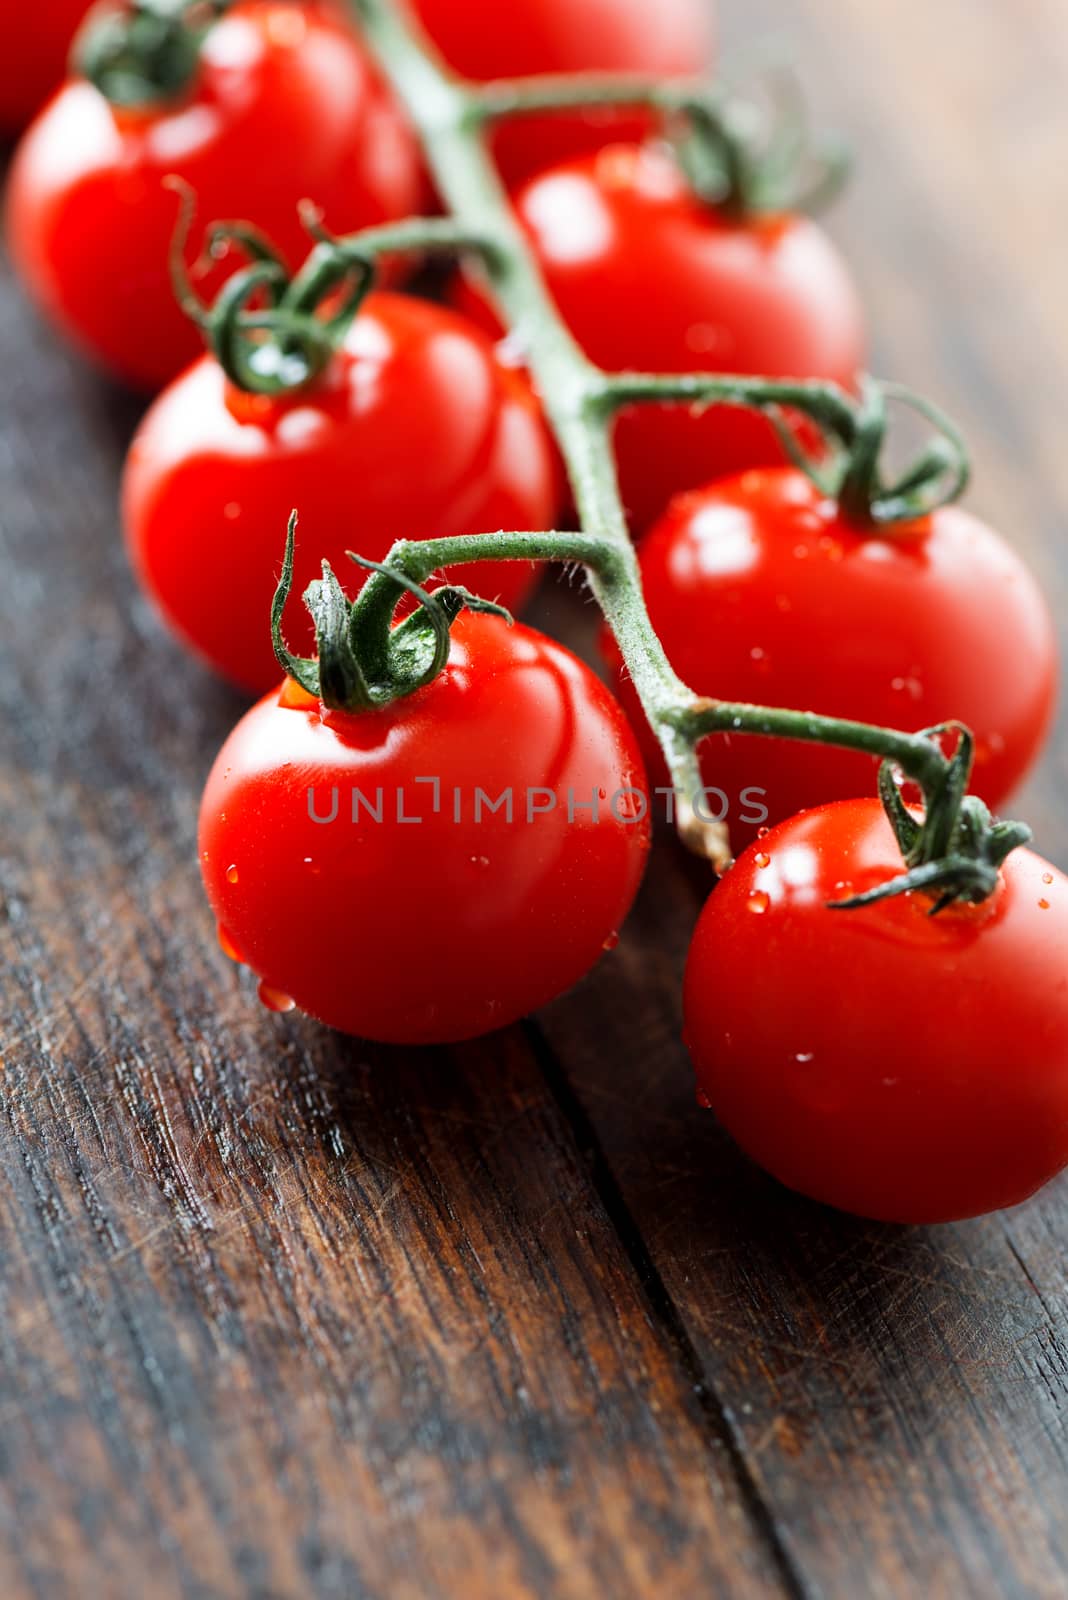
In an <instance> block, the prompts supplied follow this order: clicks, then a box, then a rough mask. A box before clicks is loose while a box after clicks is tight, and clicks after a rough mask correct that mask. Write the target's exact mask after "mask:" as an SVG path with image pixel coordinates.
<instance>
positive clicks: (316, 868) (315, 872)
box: [304, 856, 323, 878]
mask: <svg viewBox="0 0 1068 1600" xmlns="http://www.w3.org/2000/svg"><path fill="white" fill-rule="evenodd" d="M304 865H305V866H306V867H307V869H308V871H309V872H310V873H311V875H312V877H313V878H317V877H318V876H319V874H320V873H321V872H322V870H323V869H322V867H321V866H320V865H319V863H318V862H317V861H316V860H315V858H314V857H313V856H305V857H304Z"/></svg>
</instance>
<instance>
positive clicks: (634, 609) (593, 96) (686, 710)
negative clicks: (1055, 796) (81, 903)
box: [350, 0, 1026, 906]
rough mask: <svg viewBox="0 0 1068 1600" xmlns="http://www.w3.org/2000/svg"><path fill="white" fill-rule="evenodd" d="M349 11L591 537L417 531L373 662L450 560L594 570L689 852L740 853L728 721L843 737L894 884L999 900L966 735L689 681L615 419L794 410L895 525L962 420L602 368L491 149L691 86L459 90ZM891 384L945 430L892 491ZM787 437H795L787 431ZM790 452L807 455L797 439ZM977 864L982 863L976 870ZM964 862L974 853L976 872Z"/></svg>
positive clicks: (721, 860) (958, 446) (840, 396)
mask: <svg viewBox="0 0 1068 1600" xmlns="http://www.w3.org/2000/svg"><path fill="white" fill-rule="evenodd" d="M350 4H351V5H352V8H353V10H354V12H355V14H356V17H357V19H358V21H359V23H360V25H361V27H362V30H363V33H364V35H365V37H366V38H367V40H368V42H369V43H370V45H371V47H372V49H373V51H374V52H375V54H376V56H377V58H378V60H379V63H380V65H381V67H382V69H383V71H384V73H385V75H386V77H387V78H388V79H389V81H390V82H391V83H392V85H393V88H394V90H395V92H396V93H397V95H398V97H399V98H400V100H401V101H402V102H403V104H404V105H405V107H406V109H407V111H408V114H409V116H410V117H411V119H412V121H413V123H414V124H415V126H416V127H417V129H418V130H419V132H420V134H421V136H422V139H423V143H424V147H425V150H426V154H427V158H428V161H429V163H430V165H431V168H432V171H433V175H434V177H435V179H436V182H437V185H438V189H439V193H440V195H441V197H442V199H443V201H444V203H445V206H446V209H447V211H448V213H449V215H450V216H451V218H452V220H453V221H454V223H455V224H456V225H457V226H458V227H459V228H460V229H461V230H462V232H463V233H464V235H465V236H467V237H468V238H473V239H477V240H479V241H480V243H481V247H482V255H483V270H484V272H485V274H486V276H487V278H488V280H489V284H490V287H491V289H492V291H493V294H494V297H495V299H496V301H497V304H498V308H499V310H500V312H501V313H502V315H503V317H504V319H505V321H506V323H507V324H508V326H509V327H510V329H511V330H512V333H513V336H514V337H515V339H516V341H517V343H518V346H519V348H520V349H521V350H522V351H523V354H524V357H525V359H526V361H527V363H528V365H529V367H530V370H531V373H532V375H533V378H534V381H535V383H536V385H537V387H538V390H539V392H540V394H541V396H542V400H543V404H544V406H545V410H546V413H547V415H548V418H549V422H550V424H551V426H552V428H553V431H554V433H555V435H556V438H557V440H558V442H559V444H560V447H561V450H562V451H563V454H564V458H565V461H566V464H567V468H568V473H569V476H570V479H571V485H572V490H573V493H574V497H575V502H576V505H577V508H578V512H579V519H580V523H581V528H582V532H581V533H580V534H578V535H571V534H565V535H559V534H547V533H498V534H484V535H479V536H478V537H477V538H472V539H429V540H427V541H425V542H411V541H405V542H403V543H401V544H399V545H397V546H396V547H395V548H394V550H393V551H392V553H391V555H390V557H389V558H388V560H387V562H386V563H385V565H384V566H383V567H380V568H378V569H377V570H376V571H374V572H372V574H371V576H370V577H369V578H368V580H367V582H366V584H365V585H364V588H363V590H362V592H361V594H360V596H359V598H358V600H357V601H356V602H355V604H354V606H353V607H352V611H351V622H352V627H353V630H354V632H355V633H356V634H362V636H363V637H364V638H365V640H367V641H368V646H367V647H369V648H371V650H372V654H373V652H374V649H375V645H374V643H373V641H374V640H375V639H376V638H377V641H378V644H377V648H378V651H379V656H380V659H384V657H385V654H386V653H387V652H388V640H387V630H388V629H389V627H390V625H391V619H392V617H393V614H394V612H395V610H396V607H397V605H398V603H399V601H400V598H401V595H402V593H404V592H407V591H410V590H411V588H412V585H417V586H419V585H421V584H423V583H425V582H426V581H427V580H428V579H429V578H430V577H431V576H432V574H433V573H434V572H435V571H436V570H438V569H439V568H440V567H443V566H454V565H458V564H461V563H463V562H465V561H470V560H473V559H516V560H531V559H535V560H544V559H551V560H562V561H577V562H581V563H582V564H583V565H584V566H585V567H586V569H587V571H588V576H589V582H590V586H591V588H592V590H593V593H594V595H595V597H596V599H597V600H598V602H599V604H600V606H601V608H602V610H603V612H604V614H605V617H606V618H607V621H608V623H609V626H610V627H611V628H612V631H613V633H614V634H615V637H616V640H617V642H618V644H619V647H620V650H621V653H622V655H623V658H624V661H625V663H626V666H627V669H628V671H629V673H630V675H631V678H632V680H633V682H634V686H635V689H636V691H637V693H638V696H639V698H640V700H641V703H642V706H643V708H644V710H645V713H646V715H647V717H648V718H649V721H650V723H651V725H652V727H653V728H654V729H655V730H656V732H657V735H658V737H659V739H660V742H661V745H662V747H663V750H664V755H665V757H666V760H667V763H668V767H669V771H670V774H671V778H672V782H673V784H674V787H675V792H676V796H677V802H676V822H677V826H678V829H679V832H680V834H681V835H682V837H683V839H684V841H685V842H686V843H687V844H688V845H689V846H690V848H691V849H694V850H696V851H697V852H698V853H700V854H702V855H705V856H707V857H708V858H709V859H710V860H711V861H712V862H713V864H714V865H715V866H716V868H717V869H718V870H723V869H724V868H726V867H727V866H728V865H729V863H730V842H729V837H728V833H727V829H726V826H725V825H724V824H722V823H714V822H710V821H704V820H703V819H702V818H701V816H700V804H699V803H700V800H701V798H702V796H703V788H702V778H701V770H700V765H699V762H698V757H697V747H698V744H699V742H700V740H701V739H702V738H704V737H705V736H706V735H707V734H709V733H712V732H716V731H730V732H733V733H753V734H772V735H775V736H778V737H782V738H788V739H800V740H812V741H818V742H821V743H826V744H833V745H840V746H843V747H845V748H849V749H854V750H861V751H866V752H868V753H870V754H872V755H875V756H881V757H882V758H883V761H884V763H885V765H884V769H883V771H884V779H883V782H882V784H881V787H882V789H883V791H884V802H886V803H887V805H888V810H890V815H891V820H892V822H894V825H895V827H896V829H897V832H898V837H899V840H900V841H901V843H902V849H903V852H904V854H905V861H906V866H907V868H908V869H909V870H908V872H907V873H906V874H905V875H903V877H902V878H900V879H898V880H895V883H894V885H892V886H891V892H901V891H902V890H903V889H907V888H913V887H931V888H936V887H937V888H938V889H939V891H940V898H939V900H938V901H937V902H936V905H937V906H940V905H941V904H942V903H944V901H945V899H946V898H953V897H954V896H955V895H959V896H960V897H961V898H976V897H977V894H978V890H977V884H978V883H979V881H980V879H981V880H982V884H983V886H984V892H987V893H988V892H990V875H989V872H990V870H996V863H997V858H998V854H999V851H1006V850H1007V849H1008V848H1013V847H1014V845H1015V844H1016V843H1019V842H1021V840H1022V838H1023V836H1024V834H1025V833H1026V829H1024V828H1022V826H1021V825H1013V824H994V823H993V821H992V819H990V818H989V817H987V818H986V819H985V820H984V818H983V816H982V815H981V814H980V809H979V805H978V802H973V801H971V800H970V799H967V798H965V791H966V788H967V779H968V773H969V771H970V766H971V739H970V736H968V735H967V734H966V733H963V732H961V733H958V746H957V750H956V752H955V753H954V754H953V755H952V756H951V757H948V756H947V755H946V754H945V753H944V751H943V749H942V745H941V738H942V735H943V733H944V731H945V730H941V729H934V730H932V729H928V730H923V731H921V732H919V733H905V732H899V731H896V730H892V729H885V728H873V727H868V726H866V725H864V724H860V723H854V722H847V721H841V720H838V719H835V718H831V717H823V716H815V715H811V714H808V713H803V712H796V711H787V710H776V709H771V708H766V707H759V706H749V705H732V704H727V703H723V702H719V701H714V700H709V699H706V698H702V697H700V696H698V695H696V694H694V693H693V691H692V690H690V689H688V688H687V686H686V685H685V684H684V683H682V682H681V680H680V679H679V678H678V676H677V675H676V673H675V672H674V670H673V668H672V666H671V663H670V662H669V661H668V659H667V656H666V655H665V653H664V649H663V646H662V645H661V643H660V640H659V638H658V637H657V635H656V633H655V631H654V629H653V627H652V624H651V622H650V620H649V616H648V613H647V611H646V608H645V604H644V600H643V597H642V590H641V580H640V574H639V568H638V562H637V557H636V555H635V551H634V547H633V545H632V542H631V539H630V536H629V533H628V530H627V524H626V517H625V514H624V511H623V506H622V502H621V499H620V493H619V484H618V478H617V473H616V467H615V461H614V456H613V450H612V442H611V430H612V425H613V421H614V418H615V415H616V413H617V412H618V411H619V410H620V409H621V408H622V407H624V406H629V405H635V404H642V403H647V402H653V403H661V404H662V403H665V402H670V401H675V402H678V403H682V404H691V405H692V404H695V403H697V404H702V403H708V404H712V403H733V404H742V405H753V404H757V405H760V406H762V407H764V408H765V409H766V410H768V412H769V414H771V415H772V416H773V417H778V416H779V414H780V411H781V410H782V409H784V408H785V409H786V410H802V411H804V412H805V414H806V415H808V416H809V417H811V418H813V419H814V420H816V421H817V422H818V424H819V426H820V428H821V432H822V434H823V436H824V438H825V439H826V440H828V441H829V443H830V444H831V445H832V447H833V448H832V451H831V461H830V463H826V462H823V463H820V462H813V461H811V460H807V459H802V460H801V462H800V464H801V465H803V466H804V467H805V470H807V471H810V472H811V473H812V474H813V475H814V476H815V475H817V473H820V474H823V476H822V477H821V478H820V480H819V481H821V482H824V484H825V486H826V487H828V489H829V490H831V491H833V492H835V493H839V494H840V495H841V496H842V498H843V500H844V502H845V509H846V511H847V514H848V515H850V516H852V517H853V518H855V519H856V520H857V521H858V522H859V523H864V524H867V525H869V526H874V525H878V526H886V525H888V524H892V523H893V522H894V521H898V520H904V519H906V518H911V517H915V516H917V515H922V514H924V513H926V512H929V511H930V510H932V509H933V508H934V507H935V506H937V505H939V504H941V503H944V502H945V501H947V500H949V499H951V498H953V497H954V496H955V495H957V494H959V493H960V491H961V490H962V488H963V487H964V485H965V483H966V482H967V478H968V464H967V455H966V452H965V450H964V447H963V444H962V443H961V441H960V439H959V437H958V435H957V434H956V431H955V430H954V429H953V428H952V426H951V424H949V422H948V420H947V419H946V418H944V417H942V416H941V414H940V413H938V412H936V411H934V409H933V408H931V407H929V406H927V405H926V404H925V403H924V402H922V401H917V400H915V399H914V397H912V396H908V395H907V394H905V393H904V392H903V391H890V390H887V389H881V388H879V387H877V386H875V385H873V384H867V385H866V386H865V388H864V391H863V393H862V396H861V399H860V402H859V403H858V402H857V401H856V400H855V399H854V398H853V397H851V396H849V395H847V394H845V393H844V392H843V391H841V390H839V389H837V388H835V386H834V385H830V384H819V383H777V382H771V381H766V380H750V379H740V378H737V377H733V376H728V375H723V374H694V375H691V376H683V377H679V376H674V375H657V374H630V373H628V374H620V375H610V374H607V373H605V372H602V371H601V370H600V369H599V368H597V367H595V366H594V365H593V364H592V363H591V362H590V361H589V360H588V359H587V357H586V356H585V355H584V353H583V352H582V350H581V349H580V348H579V346H578V345H577V343H576V342H575V340H574V339H573V338H572V336H571V334H570V332H569V331H568V329H567V328H566V326H565V325H564V323H563V321H562V319H561V318H560V316H559V314H558V313H557V311H556V309H555V307H554V305H553V304H552V301H551V299H550V297H549V295H548V292H547V290H546V288H545V285H544V283H543V281H542V278H541V275H540V273H539V271H538V268H537V266H536V264H535V262H534V259H533V256H532V254H531V251H530V249H529V247H528V245H527V243H526V241H525V239H524V237H523V234H522V232H521V230H520V229H519V227H518V224H517V223H516V221H515V220H514V217H513V215H512V212H511V209H510V206H509V203H508V198H507V195H506V194H505V191H504V188H503V186H502V184H501V181H500V179H499V177H498V175H497V172H496V170H495V168H494V165H493V162H492V160H491V158H490V155H489V153H488V150H487V146H486V131H487V124H488V123H489V122H491V121H492V120H493V119H495V118H497V117H500V116H503V115H517V114H520V113H522V112H524V111H532V110H535V109H537V110H546V109H551V108H552V107H553V106H554V105H555V106H556V107H559V108H563V106H564V105H567V106H568V107H571V106H575V105H583V104H586V105H588V104H606V103H613V102H615V103H619V101H620V100H622V101H624V102H625V103H634V99H633V97H634V96H635V95H638V97H639V99H640V100H641V102H642V103H649V101H650V100H651V99H655V100H659V99H660V98H661V97H662V96H663V95H664V94H666V95H667V96H668V98H669V100H670V104H671V108H672V109H678V107H679V105H680V104H682V103H684V101H685V96H686V94H687V91H686V90H685V89H684V88H681V87H677V86H676V87H675V88H672V89H669V90H666V91H665V90H657V91H656V92H655V94H654V93H653V92H652V91H651V90H649V89H648V88H646V90H644V91H642V92H641V93H640V94H639V91H638V89H637V87H636V86H634V85H633V84H630V83H622V84H620V83H618V82H613V83H607V82H598V80H596V79H594V80H583V81H582V82H581V83H575V82H569V83H568V84H566V85H565V84H563V83H562V82H559V81H556V82H551V83H544V82H543V83H541V84H538V83H535V84H533V85H527V86H525V87H524V86H519V85H514V86H513V85H501V84H496V85H490V86H489V87H488V88H486V87H482V86H478V85H475V84H468V83H463V82H460V81H458V80H457V79H455V78H454V77H452V76H451V75H450V74H449V73H448V72H447V71H446V69H445V68H444V67H443V66H442V65H441V64H440V63H439V62H438V61H437V60H436V59H435V57H434V55H433V53H432V51H431V49H430V48H429V47H428V46H427V45H426V44H425V42H424V41H423V40H421V39H419V38H417V37H416V35H415V34H414V33H413V32H412V31H411V29H410V28H409V26H408V24H407V23H406V22H405V21H404V20H403V19H402V17H401V15H400V12H399V8H398V7H397V6H396V4H395V0H350ZM620 89H622V91H623V92H622V95H619V94H618V91H619V90H620ZM692 92H693V91H692V87H691V89H690V91H689V93H690V94H692ZM676 96H677V97H679V98H675V97H676ZM691 108H692V103H691ZM888 394H889V395H891V397H893V398H903V399H905V400H907V401H910V402H911V403H913V404H914V405H916V406H918V408H919V409H920V410H921V411H922V412H923V413H924V415H926V416H927V417H928V418H929V419H930V420H931V421H932V422H933V423H934V424H935V426H936V427H937V429H938V438H937V440H936V441H935V442H934V443H933V444H932V445H931V446H929V447H928V448H927V450H925V452H924V454H923V455H922V456H921V458H920V459H919V461H918V462H917V463H915V464H914V465H913V466H912V467H911V468H909V469H908V471H907V472H905V473H904V474H903V476H902V477H901V478H899V479H898V480H897V482H896V483H891V484H885V483H883V481H882V477H881V473H880V469H879V457H880V449H881V444H882V439H883V433H884V430H885V426H886V416H885V400H886V396H887V395H888ZM781 431H782V433H783V435H784V441H785V442H787V443H788V445H789V435H788V431H787V430H786V428H785V426H783V427H782V429H781ZM790 448H792V449H793V450H794V452H795V453H796V447H795V446H790ZM832 475H833V477H834V481H833V482H831V481H830V480H831V476H832ZM424 592H425V591H424ZM402 692H403V691H402ZM894 773H900V774H901V775H902V776H904V777H906V778H909V779H912V780H913V781H914V782H915V783H916V784H917V785H918V786H919V789H920V791H921V794H922V797H923V801H924V809H925V819H924V821H923V823H922V824H918V823H916V822H915V820H914V819H913V818H912V815H911V813H909V812H908V811H907V810H906V808H905V807H904V805H903V803H901V802H900V800H899V802H898V809H897V811H895V810H891V809H890V801H889V790H890V788H893V790H894V793H895V794H896V793H897V789H896V783H894V782H893V781H892V775H893V774H894ZM899 813H900V814H899ZM905 819H907V821H908V825H907V826H906V820H905ZM998 830H1000V831H998ZM1010 835H1011V842H1010ZM980 857H981V858H982V867H983V870H982V871H980V872H976V871H973V870H972V868H973V866H974V863H975V861H976V860H977V859H979V858H980ZM962 862H967V863H968V871H967V872H965V871H964V869H963V867H962V866H961V863H962ZM991 863H993V864H994V867H993V868H992V867H991ZM988 869H989V870H988ZM917 873H918V874H919V875H920V876H919V878H917V876H916V874H917ZM955 874H956V875H955ZM936 880H937V881H936Z"/></svg>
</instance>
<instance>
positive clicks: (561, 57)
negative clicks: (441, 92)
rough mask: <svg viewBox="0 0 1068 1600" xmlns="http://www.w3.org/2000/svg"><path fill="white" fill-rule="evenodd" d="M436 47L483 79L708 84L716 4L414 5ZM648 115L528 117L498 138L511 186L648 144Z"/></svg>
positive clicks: (451, 1)
mask: <svg viewBox="0 0 1068 1600" xmlns="http://www.w3.org/2000/svg"><path fill="white" fill-rule="evenodd" d="M411 5H412V9H413V10H414V12H415V14H416V15H417V17H418V19H419V21H420V22H421V23H422V25H423V27H424V28H425V29H426V32H427V34H428V35H429V36H430V39H431V40H432V41H433V43H434V44H435V45H436V46H437V48H438V49H439V50H440V51H441V54H442V55H443V56H444V58H445V60H446V61H447V62H448V64H449V66H450V67H452V68H453V70H454V71H456V72H459V73H462V74H463V75H464V76H465V77H468V78H473V79H475V80H477V81H486V80H489V79H494V78H524V77H528V76H530V75H532V74H539V73H580V72H599V73H608V72H611V73H631V72H632V73H635V74H641V75H642V76H643V77H655V78H676V77H678V78H699V77H702V76H703V75H705V74H707V73H708V72H709V71H710V70H711V65H712V56H713V26H712V6H711V4H710V3H709V0H657V4H656V8H655V15H654V13H653V12H652V11H651V10H650V7H649V3H648V0H513V3H512V4H509V5H486V4H484V3H482V0H411ZM651 126H652V124H651V120H650V118H649V116H648V115H644V114H642V113H635V112H634V111H627V110H626V109H607V110H606V109H600V110H598V109H593V110H590V111H586V112H572V113H569V114H567V115H564V116H561V115H550V116H545V115H542V116H533V117H524V118H523V119H522V120H521V121H516V122H513V123H511V124H509V125H508V126H506V127H502V128H499V129H498V130H497V131H496V133H495V136H494V150H495V153H496V155H497V158H498V160H499V162H500V164H501V168H502V171H503V173H504V175H505V177H506V178H507V179H508V181H509V182H511V183H517V182H519V181H521V180H522V179H524V178H528V177H530V176H531V174H532V173H534V172H536V171H540V170H541V169H542V168H544V167H547V166H550V165H551V164H552V163H554V162H556V161H565V160H567V159H569V158H570V157H572V156H577V155H583V154H586V153H588V152H590V151H591V150H597V149H600V148H601V147H602V146H603V145H606V144H610V143H612V142H613V141H614V140H619V139H640V138H642V137H643V136H644V135H645V134H646V133H647V132H648V131H650V128H651Z"/></svg>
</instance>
